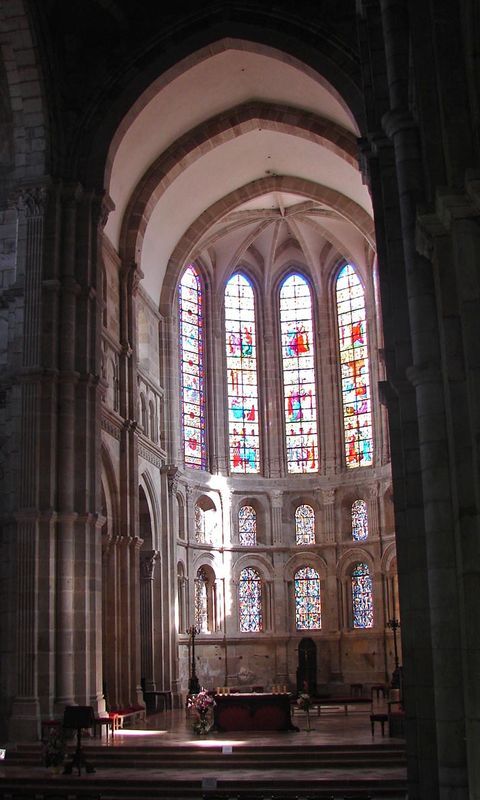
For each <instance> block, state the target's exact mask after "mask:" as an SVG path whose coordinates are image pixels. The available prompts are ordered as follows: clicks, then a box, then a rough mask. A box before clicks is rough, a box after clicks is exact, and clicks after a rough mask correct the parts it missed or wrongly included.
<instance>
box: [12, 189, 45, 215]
mask: <svg viewBox="0 0 480 800" xmlns="http://www.w3.org/2000/svg"><path fill="white" fill-rule="evenodd" d="M47 196H48V192H47V188H46V187H45V186H30V187H29V188H28V189H26V188H25V189H20V192H19V193H18V195H17V197H16V198H15V206H16V208H17V211H19V212H22V213H23V214H24V215H25V217H27V218H28V217H40V216H41V215H42V214H43V213H44V212H45V206H46V203H47Z"/></svg>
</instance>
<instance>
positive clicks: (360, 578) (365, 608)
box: [351, 562, 373, 628]
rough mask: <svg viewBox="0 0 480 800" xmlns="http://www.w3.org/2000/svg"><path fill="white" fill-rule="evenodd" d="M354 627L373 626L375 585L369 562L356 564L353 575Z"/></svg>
mask: <svg viewBox="0 0 480 800" xmlns="http://www.w3.org/2000/svg"><path fill="white" fill-rule="evenodd" d="M351 587H352V617H353V627H354V628H372V627H373V587H372V579H371V577H370V570H369V568H368V564H364V563H361V562H359V563H358V564H355V566H354V568H353V570H352V576H351Z"/></svg>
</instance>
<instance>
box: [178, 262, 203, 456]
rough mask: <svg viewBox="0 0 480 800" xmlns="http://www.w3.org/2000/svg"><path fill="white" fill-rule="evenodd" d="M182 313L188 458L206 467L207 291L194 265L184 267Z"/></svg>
mask: <svg viewBox="0 0 480 800" xmlns="http://www.w3.org/2000/svg"><path fill="white" fill-rule="evenodd" d="M178 316H179V321H180V353H181V369H180V376H181V404H182V432H183V454H184V461H185V466H186V467H190V468H191V469H206V466H207V444H206V421H205V366H204V344H203V326H204V322H203V292H202V285H201V282H200V277H199V275H198V273H197V271H196V269H195V267H194V266H193V265H190V266H189V267H187V269H186V270H185V271H184V273H183V276H182V279H181V281H180V284H179V287H178Z"/></svg>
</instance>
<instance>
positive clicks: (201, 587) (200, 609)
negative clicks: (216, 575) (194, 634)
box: [195, 567, 208, 633]
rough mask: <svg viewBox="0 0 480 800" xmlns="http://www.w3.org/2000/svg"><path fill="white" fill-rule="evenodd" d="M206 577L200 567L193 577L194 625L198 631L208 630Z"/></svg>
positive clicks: (204, 631)
mask: <svg viewBox="0 0 480 800" xmlns="http://www.w3.org/2000/svg"><path fill="white" fill-rule="evenodd" d="M207 585H208V578H207V574H206V572H205V570H204V569H202V567H200V569H199V570H198V572H197V576H196V578H195V627H196V628H197V630H198V631H199V632H200V633H206V632H207V631H208V591H207Z"/></svg>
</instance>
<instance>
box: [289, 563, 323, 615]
mask: <svg viewBox="0 0 480 800" xmlns="http://www.w3.org/2000/svg"><path fill="white" fill-rule="evenodd" d="M294 586H295V626H296V628H297V630H315V629H320V628H321V627H322V607H321V599H320V576H319V574H318V572H317V571H316V570H315V569H313V567H302V568H301V569H299V570H297V572H296V573H295V577H294Z"/></svg>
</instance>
